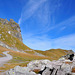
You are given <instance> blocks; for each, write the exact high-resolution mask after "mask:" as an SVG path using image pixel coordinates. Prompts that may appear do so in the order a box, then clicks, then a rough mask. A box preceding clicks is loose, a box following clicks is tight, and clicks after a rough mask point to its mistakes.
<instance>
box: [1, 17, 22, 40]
mask: <svg viewBox="0 0 75 75" xmlns="http://www.w3.org/2000/svg"><path fill="white" fill-rule="evenodd" d="M0 22H1V23H2V25H9V27H8V28H9V31H8V33H9V34H11V35H12V36H14V37H16V38H18V39H19V40H20V41H22V36H21V30H20V26H19V24H17V23H16V22H15V21H14V20H13V19H10V21H8V20H7V19H2V18H0ZM10 27H11V29H12V30H10ZM14 31H15V32H14Z"/></svg>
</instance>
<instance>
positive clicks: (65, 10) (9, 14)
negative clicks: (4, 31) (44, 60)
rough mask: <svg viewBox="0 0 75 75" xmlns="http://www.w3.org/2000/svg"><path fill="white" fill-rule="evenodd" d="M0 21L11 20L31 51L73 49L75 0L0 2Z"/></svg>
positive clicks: (74, 41) (11, 0)
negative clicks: (18, 28) (14, 22)
mask: <svg viewBox="0 0 75 75" xmlns="http://www.w3.org/2000/svg"><path fill="white" fill-rule="evenodd" d="M0 18H7V19H8V20H9V19H10V18H12V19H14V20H15V21H16V22H17V23H18V24H19V25H20V27H21V33H22V37H23V42H24V44H26V45H27V46H29V47H30V48H32V49H39V50H48V49H52V48H54V49H56V48H62V49H67V50H70V49H72V50H75V1H74V0H0Z"/></svg>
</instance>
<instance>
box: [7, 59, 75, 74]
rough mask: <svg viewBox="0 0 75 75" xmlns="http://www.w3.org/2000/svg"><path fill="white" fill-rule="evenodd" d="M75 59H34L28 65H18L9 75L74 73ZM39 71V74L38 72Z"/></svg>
mask: <svg viewBox="0 0 75 75" xmlns="http://www.w3.org/2000/svg"><path fill="white" fill-rule="evenodd" d="M74 67H75V61H71V63H66V61H64V60H63V61H60V60H58V61H49V60H34V61H31V62H30V63H29V64H28V65H27V67H20V66H16V67H15V68H14V69H11V70H10V71H8V72H7V75H74V73H72V72H74ZM37 71H38V74H36V73H37Z"/></svg>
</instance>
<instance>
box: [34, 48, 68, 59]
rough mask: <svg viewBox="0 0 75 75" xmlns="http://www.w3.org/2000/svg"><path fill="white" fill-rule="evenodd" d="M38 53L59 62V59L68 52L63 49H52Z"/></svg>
mask: <svg viewBox="0 0 75 75" xmlns="http://www.w3.org/2000/svg"><path fill="white" fill-rule="evenodd" d="M35 51H36V52H38V53H41V54H43V55H45V56H48V57H50V59H51V60H57V59H59V58H60V57H61V56H64V55H66V52H68V51H67V50H62V49H50V50H47V51H40V50H35Z"/></svg>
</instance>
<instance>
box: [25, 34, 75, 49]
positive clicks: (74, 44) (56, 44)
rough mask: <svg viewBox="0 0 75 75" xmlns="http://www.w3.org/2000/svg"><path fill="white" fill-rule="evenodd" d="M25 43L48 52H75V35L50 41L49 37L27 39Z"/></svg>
mask: <svg viewBox="0 0 75 75" xmlns="http://www.w3.org/2000/svg"><path fill="white" fill-rule="evenodd" d="M24 43H25V44H26V45H27V46H29V47H31V48H33V49H38V50H39V49H41V50H47V49H52V48H55V49H56V48H62V49H67V50H70V49H73V50H75V34H72V35H67V36H63V37H60V38H56V39H49V38H48V36H46V35H45V36H40V37H38V36H36V37H30V38H25V40H24Z"/></svg>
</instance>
